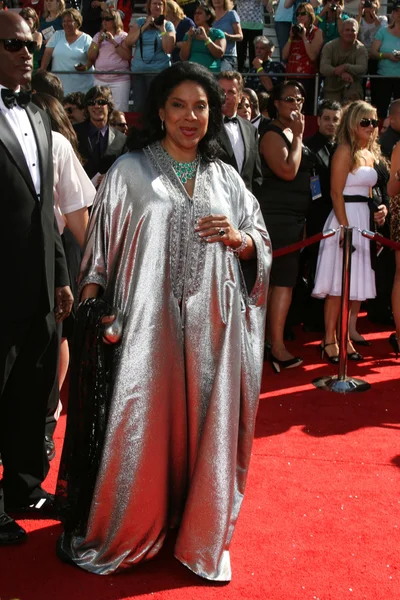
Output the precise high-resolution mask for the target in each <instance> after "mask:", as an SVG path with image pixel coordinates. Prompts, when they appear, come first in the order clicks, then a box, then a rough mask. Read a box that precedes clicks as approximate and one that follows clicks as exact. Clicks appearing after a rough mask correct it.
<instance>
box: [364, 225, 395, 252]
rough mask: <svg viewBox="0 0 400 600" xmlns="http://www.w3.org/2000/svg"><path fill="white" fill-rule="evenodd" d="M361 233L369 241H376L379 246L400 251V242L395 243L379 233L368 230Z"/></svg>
mask: <svg viewBox="0 0 400 600" xmlns="http://www.w3.org/2000/svg"><path fill="white" fill-rule="evenodd" d="M360 233H361V235H363V236H364V237H366V238H368V239H369V240H375V241H376V243H377V244H381V245H382V246H387V247H388V248H392V250H400V243H399V242H393V241H392V240H389V239H388V238H385V237H384V236H383V235H382V234H381V233H378V232H377V231H368V229H364V230H363V231H360Z"/></svg>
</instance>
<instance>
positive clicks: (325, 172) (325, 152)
mask: <svg viewBox="0 0 400 600" xmlns="http://www.w3.org/2000/svg"><path fill="white" fill-rule="evenodd" d="M304 145H305V146H307V147H308V148H309V149H310V150H311V152H312V154H313V157H314V161H315V171H316V174H317V175H318V176H319V181H320V184H321V194H322V198H318V199H317V200H314V201H313V202H312V203H311V208H310V211H309V214H308V215H307V235H314V234H315V233H320V232H321V231H322V229H323V227H324V224H325V221H326V219H327V218H328V215H329V213H330V212H331V210H332V199H331V161H332V156H333V154H334V151H335V149H336V144H330V143H329V140H328V138H326V137H325V136H324V135H322V134H321V133H319V131H317V133H316V134H315V135H313V136H312V137H310V138H307V139H306V140H304Z"/></svg>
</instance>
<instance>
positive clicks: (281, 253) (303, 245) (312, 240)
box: [272, 229, 339, 258]
mask: <svg viewBox="0 0 400 600" xmlns="http://www.w3.org/2000/svg"><path fill="white" fill-rule="evenodd" d="M337 231H339V230H336V229H327V230H326V231H322V232H321V233H316V234H315V235H312V236H310V237H309V238H306V239H305V240H301V241H300V242H296V243H295V244H290V246H285V248H279V250H273V252H272V256H273V258H278V256H284V255H285V254H289V253H290V252H296V250H301V248H306V247H307V246H311V244H316V243H317V242H319V241H320V240H323V239H325V238H328V237H331V236H332V235H335V233H337Z"/></svg>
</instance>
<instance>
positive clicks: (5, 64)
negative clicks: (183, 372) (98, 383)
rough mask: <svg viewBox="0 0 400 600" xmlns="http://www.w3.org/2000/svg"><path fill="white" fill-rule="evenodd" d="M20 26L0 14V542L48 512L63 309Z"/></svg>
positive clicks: (42, 120)
mask: <svg viewBox="0 0 400 600" xmlns="http://www.w3.org/2000/svg"><path fill="white" fill-rule="evenodd" d="M33 46H34V44H32V34H31V31H30V29H29V27H28V25H27V23H26V22H25V21H24V20H23V19H22V18H21V17H20V16H19V15H17V14H15V13H12V12H1V13H0V173H1V176H2V203H1V211H2V215H1V219H0V256H1V261H2V263H1V275H2V281H3V284H4V285H3V287H2V293H1V295H0V306H1V313H2V315H3V322H2V331H1V336H0V453H1V456H2V460H3V466H4V471H3V478H2V480H1V483H0V544H12V543H18V542H21V541H23V540H24V539H25V537H26V532H25V531H24V529H22V528H21V527H20V526H19V525H18V524H17V523H16V522H15V521H14V520H13V519H12V518H11V517H10V516H9V514H8V513H10V514H13V513H14V512H15V513H20V512H33V513H36V514H38V513H40V512H42V513H45V512H46V513H47V514H49V513H51V512H52V510H53V509H54V498H53V497H52V496H51V495H50V494H47V493H46V492H45V491H44V490H43V489H42V488H41V483H42V482H43V480H44V479H45V477H46V475H47V472H48V469H49V463H48V460H47V456H46V452H45V447H44V431H45V418H46V410H47V400H48V397H49V394H50V391H51V388H52V385H53V382H54V378H55V374H56V369H57V358H58V357H57V338H56V322H55V321H56V319H57V320H59V321H60V320H62V319H63V318H65V317H66V316H67V315H68V314H69V312H70V310H71V307H72V302H73V298H72V294H71V290H70V288H69V278H68V271H67V267H66V263H65V257H64V253H63V249H62V244H61V239H60V236H59V233H58V228H57V225H56V222H55V218H54V198H53V159H52V145H51V144H52V142H51V129H50V124H49V122H48V118H47V116H46V115H45V114H44V113H43V112H42V111H40V110H39V109H38V108H37V107H36V106H35V105H33V104H31V103H30V101H29V94H27V93H26V92H20V86H27V85H28V84H29V82H30V79H31V74H32V56H33V52H34V47H33Z"/></svg>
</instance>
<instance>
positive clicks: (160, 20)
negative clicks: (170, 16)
mask: <svg viewBox="0 0 400 600" xmlns="http://www.w3.org/2000/svg"><path fill="white" fill-rule="evenodd" d="M164 21H165V16H164V15H160V16H159V17H157V18H156V19H154V25H162V24H163V23H164Z"/></svg>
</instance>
